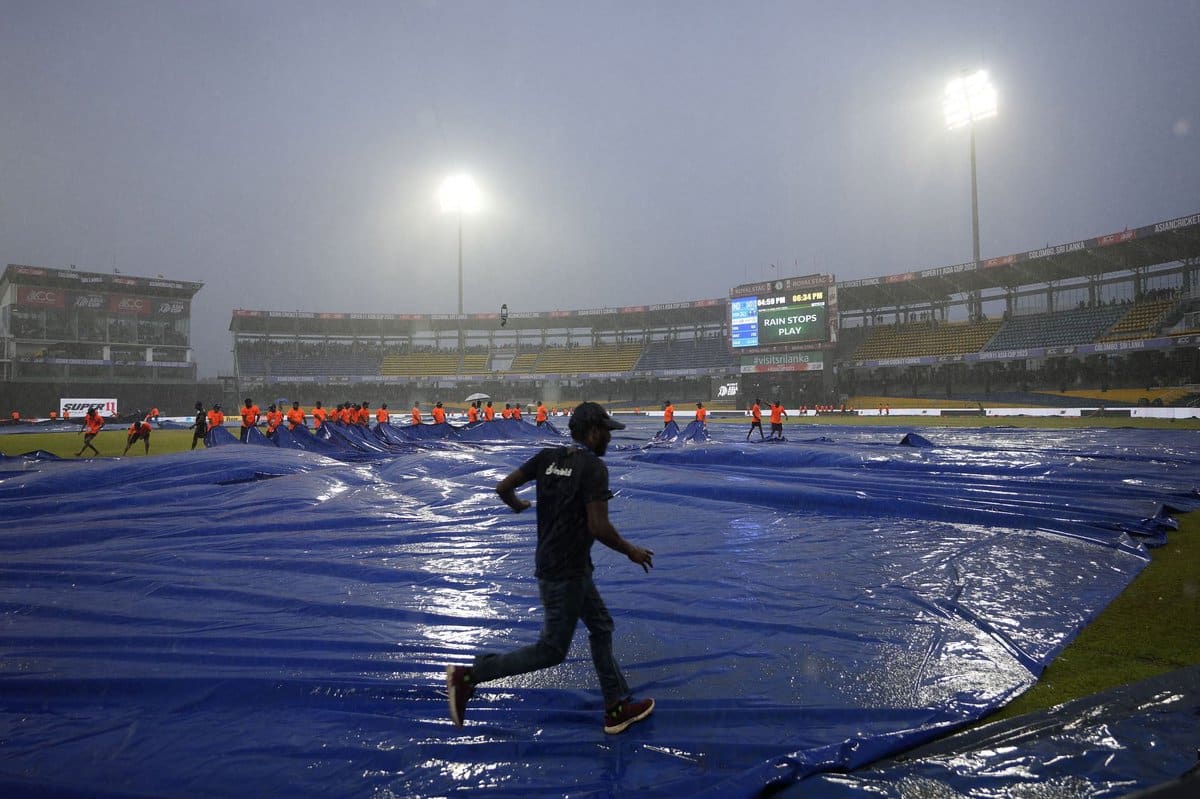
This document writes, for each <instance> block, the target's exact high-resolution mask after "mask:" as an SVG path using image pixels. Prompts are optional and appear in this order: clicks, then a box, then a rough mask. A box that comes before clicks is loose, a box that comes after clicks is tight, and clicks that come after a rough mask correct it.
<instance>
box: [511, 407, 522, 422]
mask: <svg viewBox="0 0 1200 799" xmlns="http://www.w3.org/2000/svg"><path fill="white" fill-rule="evenodd" d="M512 418H514V419H520V418H521V406H520V405H514V406H513V408H512Z"/></svg>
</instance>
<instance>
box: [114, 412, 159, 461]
mask: <svg viewBox="0 0 1200 799" xmlns="http://www.w3.org/2000/svg"><path fill="white" fill-rule="evenodd" d="M151 429H152V428H151V427H150V417H149V416H147V417H146V418H145V419H143V420H142V421H140V422H139V421H136V420H135V421H134V423H133V424H131V425H129V440H128V441H126V442H125V451H124V452H122V453H121V455H122V456H125V455H128V454H129V448H130V447H132V446H133V445H134V444H136V443H137V442H138V439H141V440H142V441H143V442H145V444H146V454H147V455H149V454H150V430H151Z"/></svg>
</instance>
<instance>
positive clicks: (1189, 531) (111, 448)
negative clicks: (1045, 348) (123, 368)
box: [0, 416, 1200, 721]
mask: <svg viewBox="0 0 1200 799" xmlns="http://www.w3.org/2000/svg"><path fill="white" fill-rule="evenodd" d="M722 423H728V424H733V423H736V424H739V425H744V424H746V421H745V420H744V419H729V420H723V422H722ZM813 423H815V424H822V425H824V424H838V425H851V426H881V425H884V426H891V427H908V428H913V427H920V428H936V427H997V428H1004V427H1022V428H1028V427H1032V428H1049V429H1064V428H1065V429H1075V428H1087V427H1108V428H1112V429H1121V428H1140V429H1145V428H1154V429H1164V430H1200V421H1198V420H1195V419H1189V420H1182V421H1172V420H1167V419H1113V418H1100V419H1097V418H1062V417H1050V418H1045V417H1004V418H990V417H979V416H975V417H899V416H892V417H887V416H884V417H854V416H846V417H840V416H822V417H819V419H815V420H814V419H810V420H807V421H791V420H789V422H788V423H787V424H786V425H785V429H786V427H794V426H797V425H805V424H813ZM125 441H126V434H125V428H124V426H122V427H120V428H119V429H111V428H110V429H108V430H105V431H103V432H101V433H100V435H98V436H97V437H96V440H95V441H94V442H93V443H94V444H95V446H96V448H97V449H99V450H100V452H101V453H102V454H103V455H105V456H116V455H120V454H121V450H123V449H124V448H125ZM82 442H83V436H82V435H81V434H79V433H11V434H7V435H0V452H3V453H5V454H7V455H18V454H20V453H23V452H30V451H33V450H38V449H41V450H45V451H46V452H52V453H54V454H55V455H59V456H62V457H66V458H69V457H73V456H74V455H75V453H76V452H78V451H79V447H80V445H81V444H82ZM191 444H192V433H191V431H190V430H156V431H154V433H153V435H152V436H151V439H150V456H151V457H153V456H155V455H162V454H166V453H170V452H180V451H183V450H187V449H188V448H189V447H191ZM127 457H131V458H135V457H136V458H144V457H146V455H145V454H144V452H143V447H142V443H141V442H140V441H139V442H138V443H136V444H135V445H134V446H133V447H132V448H131V449H130V450H129V455H128V456H127ZM1150 555H1151V562H1150V564H1149V565H1148V566H1147V567H1146V568H1145V569H1144V570H1143V571H1142V573H1141V574H1139V575H1138V576H1137V578H1136V579H1135V580H1134V581H1133V583H1132V584H1130V586H1129V587H1128V588H1126V589H1125V591H1124V592H1122V593H1121V595H1120V596H1118V597H1117V598H1116V599H1115V600H1114V601H1113V602H1112V603H1111V604H1110V605H1109V606H1108V607H1107V608H1106V609H1105V610H1104V612H1103V613H1102V614H1100V616H1098V617H1097V618H1096V619H1095V620H1094V621H1093V622H1092V623H1091V624H1090V625H1089V626H1088V627H1087V628H1086V629H1084V630H1083V631H1082V632H1081V633H1080V635H1079V636H1078V637H1077V638H1076V639H1075V640H1074V641H1073V642H1072V643H1071V644H1070V645H1069V646H1068V647H1067V648H1066V649H1065V650H1063V652H1062V654H1060V655H1059V656H1058V658H1057V659H1056V660H1055V661H1054V662H1053V663H1051V664H1050V665H1049V666H1048V667H1047V668H1046V671H1045V672H1044V673H1043V674H1042V678H1041V680H1040V681H1039V682H1038V684H1037V685H1035V686H1034V687H1033V688H1032V689H1030V690H1029V691H1027V692H1026V693H1025V694H1024V695H1022V696H1020V697H1019V698H1017V699H1016V700H1015V701H1013V702H1011V703H1010V704H1009V705H1008V706H1007V707H1005V708H1003V709H1002V710H1000V711H999V712H998V713H996V714H994V715H993V716H991V717H989V718H988V721H993V720H996V719H1000V718H1007V717H1009V716H1015V715H1020V714H1022V713H1028V712H1031V711H1034V710H1041V709H1043V708H1048V707H1052V706H1054V705H1057V704H1059V703H1061V702H1066V701H1069V700H1071V699H1076V698H1078V697H1082V696H1086V695H1088V694H1092V693H1095V692H1097V691H1102V690H1105V689H1108V688H1113V687H1116V686H1119V685H1125V684H1127V683H1130V682H1135V681H1137V680H1141V679H1145V678H1147V677H1152V676H1154V675H1156V674H1161V673H1164V672H1168V671H1172V670H1174V669H1178V668H1182V667H1184V666H1188V665H1193V664H1200V623H1197V621H1198V620H1200V512H1197V513H1190V514H1187V515H1185V516H1183V517H1181V519H1180V529H1179V530H1178V531H1177V532H1175V533H1172V534H1171V535H1170V536H1169V542H1168V543H1167V545H1166V546H1163V547H1159V548H1158V549H1152V550H1150Z"/></svg>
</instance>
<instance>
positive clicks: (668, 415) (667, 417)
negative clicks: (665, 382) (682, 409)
mask: <svg viewBox="0 0 1200 799" xmlns="http://www.w3.org/2000/svg"><path fill="white" fill-rule="evenodd" d="M674 420H675V406H674V405H668V406H667V407H665V408H663V424H666V423H667V422H672V421H674Z"/></svg>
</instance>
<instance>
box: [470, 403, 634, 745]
mask: <svg viewBox="0 0 1200 799" xmlns="http://www.w3.org/2000/svg"><path fill="white" fill-rule="evenodd" d="M569 426H570V429H571V437H572V438H574V439H575V442H576V443H575V445H572V446H565V447H550V448H547V449H543V450H542V451H541V452H539V453H538V454H536V455H534V456H533V457H532V458H530V459H529V460H528V461H526V462H525V463H524V464H523V465H522V466H521V467H520V468H518V469H517V470H515V471H514V472H512V473H511V474H509V475H508V476H507V477H505V478H504V479H503V480H501V481H500V483H499V485H497V486H496V493H498V494H499V495H500V498H501V499H502V500H504V503H505V504H506V505H508V506H509V507H510V508H512V509H513V511H514V512H515V513H520V512H521V511H523V510H525V509H526V508H528V507H529V506H530V503H529V502H528V501H527V500H524V499H521V498H519V497H518V496H517V493H516V491H517V489H518V488H519V487H520V486H523V485H524V484H525V483H528V482H530V481H531V480H536V481H537V506H538V507H537V527H538V534H537V553H536V555H535V561H536V570H535V572H534V575H535V576H536V577H537V581H538V593H539V594H540V595H541V599H542V610H543V613H544V615H545V621H544V623H543V625H542V633H541V636H540V637H539V638H538V641H537V643H536V644H533V645H531V646H527V647H524V648H522V649H517V650H514V651H512V652H508V653H505V654H503V655H496V654H484V655H478V656H477V657H476V658H475V661H474V664H473V665H472V666H470V667H468V666H447V667H446V687H447V689H448V691H449V694H450V718H451V720H453V721H454V723H455V724H456V725H458V726H460V727H461V726H462V723H463V715H464V714H465V712H466V707H467V700H468V699H470V698H471V695H472V694H473V693H474V692H475V686H476V685H477V684H479V683H481V682H487V681H489V680H495V679H499V678H501V677H508V676H511V675H514V674H525V673H526V672H530V671H537V670H539V669H544V668H548V667H550V666H554V665H557V664H559V663H561V662H562V661H563V659H564V658H565V657H566V656H567V652H568V650H569V649H570V648H571V639H572V638H573V637H574V636H575V627H576V625H577V624H578V622H579V620H580V619H583V623H584V624H585V625H586V626H587V628H588V633H589V634H590V635H589V638H588V641H589V643H590V644H591V647H592V663H593V664H594V665H595V667H596V676H597V677H598V678H599V680H600V689H601V690H602V691H603V693H604V707H605V711H604V731H605V732H606V733H609V734H613V733H618V732H624V731H625V729H626V728H627V727H629V725H631V724H633V723H635V722H638V721H641V720H642V719H644V718H646V717H647V716H649V715H650V713H651V712H653V710H654V700H653V699H641V700H635V699H634V698H633V697H632V696H631V695H630V693H629V685H628V684H626V682H625V678H624V677H623V676H622V674H621V668H620V666H618V665H617V661H616V658H615V657H613V652H612V631H613V620H612V616H610V615H609V613H608V609H607V608H605V607H604V600H602V599H601V598H600V592H599V591H597V590H596V585H595V583H593V582H592V557H591V549H592V541H599V542H600V543H602V544H604V545H605V546H607V547H609V548H610V549H614V550H616V551H617V552H620V553H622V554H624V555H626V556H627V557H628V558H629V559H630V560H631V561H633V562H634V563H636V564H638V565H639V566H641V567H642V568H643V569H644V570H645V571H647V572H648V571H650V569H651V567H652V566H653V565H654V563H653V562H652V558H653V555H654V553H653V552H652V551H651V550H649V549H643V548H641V547H639V546H635V545H634V544H631V543H629V542H628V541H626V540H625V539H624V538H622V537H621V534H620V533H618V532H617V529H616V528H615V527H613V525H612V522H611V521H609V518H608V499H609V497H610V496H611V492H610V491H609V490H608V467H606V466H605V465H604V461H602V460H600V456H601V455H603V454H604V453H605V451H607V449H608V442H609V441H611V440H612V432H611V431H613V430H620V429H622V428H624V427H625V425H623V424H621V423H620V422H618V421H616V420H614V419H613V418H612V417H611V416H609V415H608V414H607V413H605V411H604V409H603V408H601V407H600V406H599V405H597V404H596V403H594V402H585V403H583V404H581V405H580V406H579V407H578V408H576V409H575V412H574V413H572V414H571V421H570V423H569Z"/></svg>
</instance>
